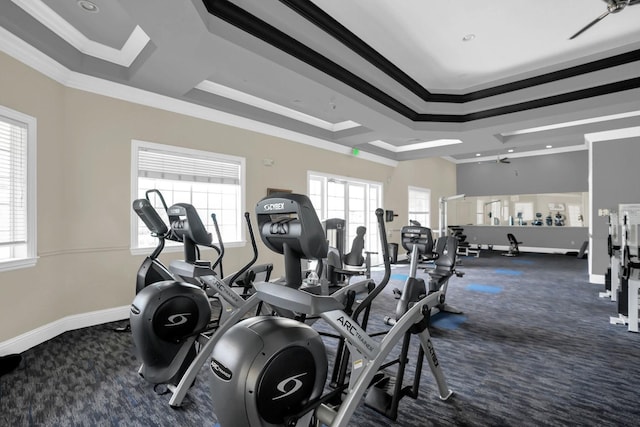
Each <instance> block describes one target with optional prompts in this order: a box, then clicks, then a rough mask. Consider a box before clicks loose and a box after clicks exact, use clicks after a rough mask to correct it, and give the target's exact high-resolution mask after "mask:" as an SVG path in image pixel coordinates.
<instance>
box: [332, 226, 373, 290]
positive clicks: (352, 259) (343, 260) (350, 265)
mask: <svg viewBox="0 0 640 427" xmlns="http://www.w3.org/2000/svg"><path fill="white" fill-rule="evenodd" d="M366 232H367V228H366V227H364V226H359V227H358V228H357V229H356V237H354V239H353V242H352V243H351V250H350V251H349V252H347V253H346V254H344V255H342V256H341V255H340V252H339V251H338V250H337V249H336V248H333V247H331V246H329V247H328V250H327V258H326V265H325V267H326V274H325V276H326V279H327V280H328V281H329V284H330V286H339V285H341V284H342V285H344V284H349V283H350V281H351V278H352V277H354V276H364V277H366V278H367V279H368V278H370V277H371V255H372V254H373V252H369V251H364V235H365V233H366ZM363 254H364V255H363Z"/></svg>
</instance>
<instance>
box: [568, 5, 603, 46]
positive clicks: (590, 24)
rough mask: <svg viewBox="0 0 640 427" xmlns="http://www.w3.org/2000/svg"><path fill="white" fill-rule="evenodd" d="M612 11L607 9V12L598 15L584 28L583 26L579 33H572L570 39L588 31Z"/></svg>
mask: <svg viewBox="0 0 640 427" xmlns="http://www.w3.org/2000/svg"><path fill="white" fill-rule="evenodd" d="M609 13H610V12H609V11H608V10H607V11H606V12H604V13H603V14H602V15H600V16H598V17H597V18H596V19H594V20H593V21H591V22H590V23H589V24H588V25H587V26H585V27H584V28H582V29H581V30H580V31H578V32H577V33H575V34H574V35H572V36H571V37H569V40H573V39H575V38H576V37H578V36H579V35H580V34H582V33H584V32H585V31H587V30H588V29H589V28H591V27H593V26H594V25H596V24H597V23H598V22H600V21H602V20H603V19H604V18H605V17H606V16H607V15H608V14H609Z"/></svg>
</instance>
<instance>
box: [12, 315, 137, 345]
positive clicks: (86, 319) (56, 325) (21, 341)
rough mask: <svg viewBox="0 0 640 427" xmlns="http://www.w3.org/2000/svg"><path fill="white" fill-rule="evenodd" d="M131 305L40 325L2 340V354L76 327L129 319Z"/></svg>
mask: <svg viewBox="0 0 640 427" xmlns="http://www.w3.org/2000/svg"><path fill="white" fill-rule="evenodd" d="M130 308H131V306H130V305H126V306H122V307H114V308H108V309H106V310H98V311H91V312H89V313H82V314H74V315H72V316H67V317H63V318H62V319H59V320H56V321H55V322H51V323H49V324H47V325H44V326H40V327H39V328H36V329H33V330H31V331H29V332H25V333H24V334H22V335H18V336H17V337H15V338H12V339H9V340H7V341H3V342H0V355H5V354H15V353H22V352H23V351H26V350H28V349H30V348H32V347H35V346H37V345H38V344H42V343H43V342H45V341H48V340H50V339H51V338H55V337H57V336H58V335H60V334H62V333H65V332H67V331H73V330H74V329H80V328H86V327H88V326H95V325H100V324H102V323H108V322H115V321H117V320H123V319H127V318H128V317H129V310H130Z"/></svg>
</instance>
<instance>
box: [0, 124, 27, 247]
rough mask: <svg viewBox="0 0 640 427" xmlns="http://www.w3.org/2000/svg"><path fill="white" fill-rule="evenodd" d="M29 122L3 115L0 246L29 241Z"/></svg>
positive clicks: (0, 127) (0, 166) (0, 135)
mask: <svg viewBox="0 0 640 427" xmlns="http://www.w3.org/2000/svg"><path fill="white" fill-rule="evenodd" d="M27 129H28V128H27V124H25V123H20V122H17V121H15V120H12V119H10V118H8V117H4V116H0V246H6V245H15V244H23V243H26V241H27V237H28V236H27Z"/></svg>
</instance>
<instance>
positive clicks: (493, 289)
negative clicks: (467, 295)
mask: <svg viewBox="0 0 640 427" xmlns="http://www.w3.org/2000/svg"><path fill="white" fill-rule="evenodd" d="M466 289H467V290H468V291H474V292H483V293H485V294H499V293H500V292H502V288H501V287H500V286H491V285H480V284H477V283H471V284H469V285H467V288H466Z"/></svg>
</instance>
